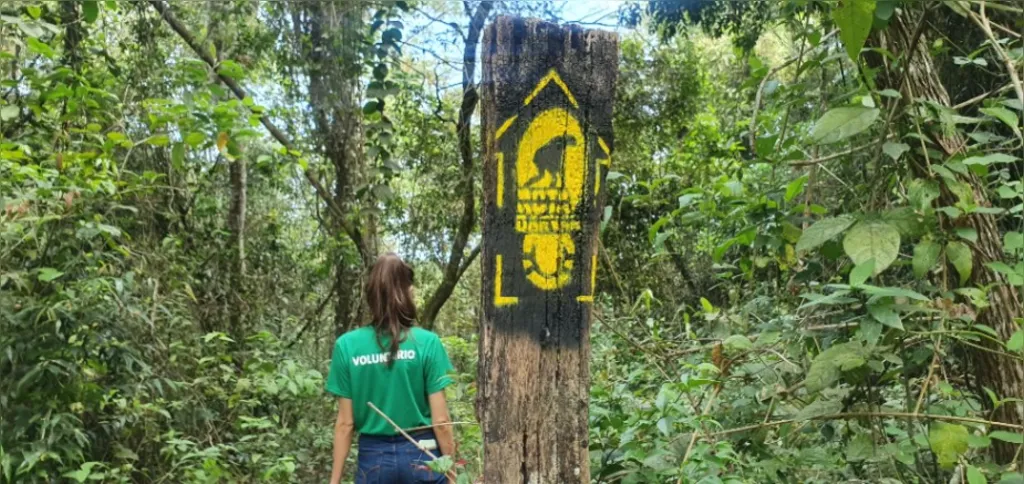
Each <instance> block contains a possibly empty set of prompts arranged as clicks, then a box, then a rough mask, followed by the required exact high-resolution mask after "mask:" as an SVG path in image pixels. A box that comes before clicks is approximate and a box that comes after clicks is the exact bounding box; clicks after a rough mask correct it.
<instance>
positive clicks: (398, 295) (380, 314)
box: [366, 252, 416, 367]
mask: <svg viewBox="0 0 1024 484" xmlns="http://www.w3.org/2000/svg"><path fill="white" fill-rule="evenodd" d="M413 279H414V274H413V270H412V267H409V265H408V264H406V263H405V261H403V260H402V259H401V258H400V257H398V256H397V255H396V254H395V253H393V252H388V253H387V254H384V255H382V256H380V257H378V258H377V262H376V263H374V264H373V269H372V270H371V271H370V279H369V280H368V281H366V304H367V305H368V306H370V314H371V315H372V316H373V321H372V323H371V324H372V325H373V329H374V332H376V333H377V344H378V345H380V349H382V350H383V349H387V350H388V352H389V353H390V355H391V356H390V358H388V366H389V367H390V366H391V365H393V364H394V362H395V358H397V357H398V345H399V344H401V342H402V341H403V340H404V339H405V332H406V330H408V329H409V328H411V327H412V325H413V322H414V321H415V320H416V301H414V300H413V296H412V284H413ZM384 336H390V337H391V345H390V347H389V348H384V342H383V338H384Z"/></svg>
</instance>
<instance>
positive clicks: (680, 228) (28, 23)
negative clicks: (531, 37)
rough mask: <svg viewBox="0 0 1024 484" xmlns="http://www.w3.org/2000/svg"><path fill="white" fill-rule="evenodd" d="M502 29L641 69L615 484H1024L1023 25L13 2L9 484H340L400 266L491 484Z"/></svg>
mask: <svg viewBox="0 0 1024 484" xmlns="http://www.w3.org/2000/svg"><path fill="white" fill-rule="evenodd" d="M502 13H509V14H517V15H523V16H531V17H540V18H544V19H546V20H551V21H556V22H561V23H565V22H570V21H573V22H575V23H577V24H580V25H583V26H584V27H588V28H592V27H594V28H605V29H615V30H618V31H619V32H620V33H621V41H620V64H621V65H620V68H619V71H620V73H619V81H618V88H617V90H618V92H617V97H616V99H615V119H614V124H615V135H616V139H617V140H618V143H617V144H616V152H615V153H614V155H613V165H612V172H611V173H609V175H608V181H609V183H608V196H607V207H606V208H605V210H604V218H603V221H602V224H601V237H600V240H601V244H600V249H599V259H600V264H601V265H600V268H599V276H598V293H599V297H598V300H597V301H596V303H595V318H594V320H593V322H592V332H591V333H592V341H591V344H592V348H593V350H592V364H591V369H592V375H591V376H592V390H591V403H590V449H591V468H592V470H591V473H592V476H593V478H594V479H595V480H596V481H599V482H626V483H638V482H707V483H711V482H787V483H788V482H808V483H815V482H821V483H824V482H829V483H832V482H960V483H970V484H977V483H981V482H1024V477H1022V475H1021V469H1020V464H1021V462H1022V450H1021V449H1022V447H1024V405H1022V404H1024V401H1022V400H1021V398H1022V397H1024V353H1022V350H1024V331H1022V330H1021V326H1020V324H1021V320H1022V319H1021V318H1022V317H1024V310H1022V306H1021V300H1020V292H1019V291H1020V289H1021V285H1024V262H1022V260H1024V259H1022V256H1024V254H1022V251H1024V184H1022V183H1021V174H1022V173H1024V164H1022V160H1021V158H1022V157H1024V134H1022V125H1021V116H1022V115H1024V112H1022V111H1024V86H1022V80H1021V78H1022V77H1024V74H1022V72H1021V71H1022V66H1024V50H1022V39H1021V31H1022V29H1024V7H1022V6H1021V4H1020V3H1019V2H1013V1H995V0H990V1H967V0H902V1H900V0H877V1H876V0H842V1H838V2H837V1H825V0H777V1H775V0H773V1H749V2H741V1H725V0H657V1H645V2H626V1H602V2H571V3H570V2H555V1H542V0H520V1H490V0H468V1H465V2H457V1H454V0H422V1H408V2H406V1H390V0H177V1H170V2H166V1H161V0H151V1H129V0H119V1H110V0H108V1H99V0H83V1H25V0H4V1H3V2H2V3H0V481H2V482H15V481H17V482H23V481H24V482H51V481H57V480H70V481H74V482H85V481H89V480H92V481H109V482H182V481H185V482H252V481H270V482H291V481H300V482H323V481H324V480H325V479H326V476H327V475H328V473H329V469H330V456H331V452H330V448H331V430H330V429H331V426H330V423H331V420H332V417H333V412H334V406H335V403H334V402H333V401H332V400H331V399H330V398H328V396H327V395H325V394H324V392H323V379H324V375H325V373H326V368H327V363H328V358H329V350H330V347H331V345H332V342H333V340H334V338H335V336H336V335H337V334H340V333H341V332H343V331H345V330H346V329H348V328H351V327H353V326H354V325H357V324H359V323H360V322H363V321H365V318H366V316H365V315H366V311H365V309H364V308H363V307H362V305H361V304H360V302H359V301H360V293H359V291H360V287H361V281H362V278H363V277H364V275H365V269H366V267H367V266H368V264H370V263H371V262H372V261H373V258H374V256H375V254H377V253H378V252H380V251H383V250H395V251H397V252H398V253H400V254H401V255H402V256H403V257H405V258H406V259H407V260H408V261H410V263H411V264H413V265H414V266H415V269H416V273H417V285H418V292H417V294H418V298H419V299H420V301H419V307H420V310H421V320H420V322H421V324H423V325H424V326H426V327H428V328H432V329H433V330H435V331H437V332H438V333H440V334H441V335H442V336H443V337H444V342H445V344H446V345H447V347H448V350H449V353H450V355H451V357H452V359H453V362H454V364H455V367H456V368H457V371H458V374H457V384H455V385H453V386H452V387H451V388H450V389H449V399H450V401H451V402H453V403H452V405H453V412H454V417H455V419H456V420H458V421H459V422H460V424H459V425H458V426H457V437H458V440H459V442H460V444H461V453H460V456H459V457H458V458H459V460H460V461H459V462H457V463H455V465H456V466H457V467H458V468H459V472H460V476H461V477H460V479H461V480H463V481H467V482H468V481H469V480H470V479H472V477H473V476H475V475H477V474H479V469H480V466H481V457H480V432H479V428H478V427H477V426H476V425H475V423H474V420H475V416H474V415H475V412H474V397H475V380H476V347H477V335H476V328H477V324H478V320H479V313H480V307H479V294H480V287H479V281H480V273H479V269H478V265H477V263H476V257H477V255H478V253H479V241H480V234H479V224H478V215H479V213H478V212H479V205H480V200H479V197H480V193H479V192H480V189H481V188H480V180H481V159H480V153H481V143H480V139H479V137H480V133H479V126H478V124H477V120H476V119H477V118H476V116H477V115H476V111H477V106H478V95H477V90H476V83H477V82H478V81H479V79H480V72H479V68H478V66H477V62H476V60H477V47H478V42H479V38H480V31H481V28H482V27H483V26H484V25H485V24H486V22H487V21H488V20H489V19H491V18H493V17H494V16H495V15H497V14H502ZM348 467H349V469H351V468H352V467H353V466H351V465H350V466H348Z"/></svg>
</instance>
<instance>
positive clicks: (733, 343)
mask: <svg viewBox="0 0 1024 484" xmlns="http://www.w3.org/2000/svg"><path fill="white" fill-rule="evenodd" d="M722 346H724V347H725V348H726V349H727V350H735V351H746V350H749V349H751V348H753V347H754V344H753V343H751V342H750V339H748V338H747V337H746V336H743V335H742V334H734V335H732V336H730V337H728V338H725V341H723V342H722Z"/></svg>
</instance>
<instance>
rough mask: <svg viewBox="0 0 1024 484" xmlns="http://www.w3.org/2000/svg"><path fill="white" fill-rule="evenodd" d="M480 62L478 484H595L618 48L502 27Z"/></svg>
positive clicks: (575, 31) (504, 21)
mask: <svg viewBox="0 0 1024 484" xmlns="http://www.w3.org/2000/svg"><path fill="white" fill-rule="evenodd" d="M481 51H482V63H483V82H482V85H481V93H482V105H481V109H482V123H481V124H482V130H483V137H482V139H483V140H484V191H483V193H484V199H483V202H484V203H483V207H482V210H483V214H482V219H483V233H484V240H483V251H482V255H481V258H482V259H481V263H482V265H481V267H482V272H483V285H482V287H483V289H482V305H483V308H484V311H483V317H482V320H481V328H480V335H481V339H480V365H479V390H478V399H479V400H478V412H479V415H478V417H479V419H480V421H481V423H482V427H483V434H484V476H483V478H484V479H483V482H488V483H492V482H493V483H513V482H523V483H526V482H530V483H573V482H589V481H590V472H589V468H588V460H589V457H588V433H587V422H588V404H589V398H588V396H589V383H590V382H589V357H590V344H589V326H590V309H591V308H590V304H591V302H590V299H589V298H591V297H592V296H593V294H594V289H595V287H594V272H593V271H594V269H595V267H594V262H595V258H594V257H593V256H594V254H595V247H596V245H595V240H596V239H595V237H596V236H597V228H598V226H599V223H600V216H601V214H602V212H603V200H602V198H603V197H602V195H603V189H602V187H603V186H604V177H605V176H606V174H607V166H608V164H609V163H610V161H611V151H612V148H613V145H614V139H613V137H612V124H611V122H612V101H613V97H614V91H615V89H614V88H615V79H616V73H617V68H618V39H617V36H616V35H615V34H614V33H610V32H602V31H595V30H583V29H581V28H579V27H561V26H559V25H556V24H552V23H547V22H542V21H539V20H532V19H521V18H516V17H508V16H501V17H498V18H497V19H496V20H495V21H494V22H493V23H492V24H490V25H489V26H488V27H487V29H486V30H485V32H484V37H483V43H482V46H481ZM552 73H554V74H552ZM538 85H540V87H538ZM559 120H562V121H559ZM499 182H500V185H499ZM499 202H500V203H499ZM517 222H518V226H517ZM499 262H500V264H499ZM551 267H557V270H555V272H556V273H557V274H555V275H552V270H551Z"/></svg>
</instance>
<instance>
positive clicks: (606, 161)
mask: <svg viewBox="0 0 1024 484" xmlns="http://www.w3.org/2000/svg"><path fill="white" fill-rule="evenodd" d="M597 144H599V145H601V149H602V150H604V156H605V158H601V159H599V160H597V163H598V164H599V165H604V166H608V167H610V166H611V165H612V153H611V151H610V150H609V149H608V143H605V142H604V138H601V137H598V138H597ZM599 193H601V168H600V166H595V167H594V205H597V194H599Z"/></svg>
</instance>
